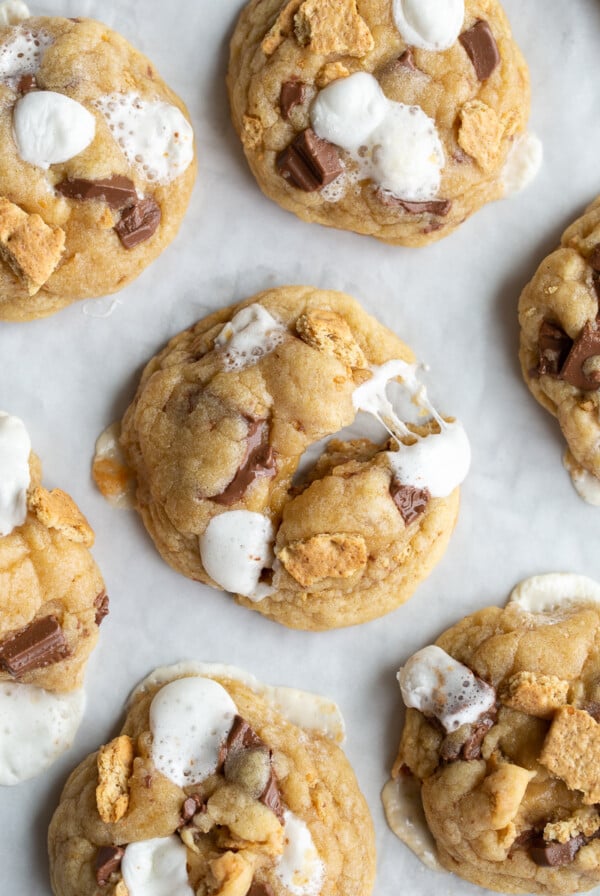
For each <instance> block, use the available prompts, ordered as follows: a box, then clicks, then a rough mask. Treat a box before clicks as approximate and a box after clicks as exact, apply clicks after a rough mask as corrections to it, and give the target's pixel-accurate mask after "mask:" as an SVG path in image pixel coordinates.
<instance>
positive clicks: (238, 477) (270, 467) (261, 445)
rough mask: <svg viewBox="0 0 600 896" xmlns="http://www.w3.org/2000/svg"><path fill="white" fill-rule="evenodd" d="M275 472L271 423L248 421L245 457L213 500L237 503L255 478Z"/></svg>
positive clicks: (222, 502)
mask: <svg viewBox="0 0 600 896" xmlns="http://www.w3.org/2000/svg"><path fill="white" fill-rule="evenodd" d="M275 473H276V467H275V452H274V451H273V449H272V448H271V446H270V445H269V424H268V423H267V421H266V420H251V421H249V423H248V435H247V436H246V453H245V454H244V459H243V461H242V463H241V464H240V466H239V468H238V470H237V473H236V474H235V476H234V477H233V479H232V480H231V482H230V483H229V485H228V486H227V488H226V489H225V490H224V491H223V492H221V494H220V495H215V496H214V497H213V498H212V500H213V501H214V502H215V503H216V504H225V505H227V506H229V505H230V504H235V502H236V501H239V500H240V498H242V497H243V495H245V493H246V491H247V490H248V489H249V488H250V486H251V485H252V483H253V482H254V480H255V479H264V478H265V477H268V478H269V479H270V478H271V477H272V476H274V475H275Z"/></svg>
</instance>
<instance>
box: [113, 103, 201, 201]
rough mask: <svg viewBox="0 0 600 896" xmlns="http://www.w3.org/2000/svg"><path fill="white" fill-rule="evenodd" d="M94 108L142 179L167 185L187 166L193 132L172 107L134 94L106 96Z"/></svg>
mask: <svg viewBox="0 0 600 896" xmlns="http://www.w3.org/2000/svg"><path fill="white" fill-rule="evenodd" d="M95 105H96V108H97V109H99V110H100V112H101V113H102V114H103V115H104V118H105V119H106V123H107V124H108V127H109V128H110V131H111V133H112V135H113V137H114V138H115V140H116V141H117V143H118V144H119V146H120V147H121V149H122V151H123V154H124V155H125V157H126V159H127V161H128V162H129V164H130V165H133V167H134V168H135V169H136V170H137V171H138V173H139V174H140V176H141V177H143V178H145V180H148V181H158V183H161V184H168V183H171V181H173V180H175V179H176V178H177V177H180V175H182V174H183V173H184V171H185V170H186V169H187V168H188V167H189V165H190V164H191V162H192V159H193V158H194V132H193V130H192V126H191V125H190V123H189V122H188V121H187V119H186V118H185V117H184V115H183V113H182V112H180V110H179V109H178V108H177V107H176V106H172V105H170V104H169V103H165V102H162V101H160V100H155V101H154V102H148V100H143V99H142V98H141V97H140V96H138V95H137V93H110V94H107V95H106V96H103V97H100V99H99V100H96V103H95Z"/></svg>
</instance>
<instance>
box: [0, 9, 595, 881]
mask: <svg viewBox="0 0 600 896" xmlns="http://www.w3.org/2000/svg"><path fill="white" fill-rule="evenodd" d="M242 3H243V0H218V2H214V0H171V2H170V3H164V2H160V0H146V2H144V3H133V2H131V0H103V2H102V3H101V2H99V0H79V2H78V0H54V2H50V0H43V2H40V3H38V4H37V5H36V6H35V7H34V12H41V13H46V14H52V13H60V14H65V15H69V16H77V15H92V16H95V17H97V18H101V19H103V20H104V21H105V22H106V23H107V24H109V25H111V26H114V27H116V28H117V29H118V30H120V31H121V32H122V33H123V34H124V35H125V36H126V37H128V38H130V39H131V40H132V41H133V42H135V43H136V44H137V45H138V46H139V47H140V48H141V49H142V50H144V51H145V52H146V53H147V54H148V55H149V56H150V58H151V59H153V60H154V62H155V64H156V65H157V67H158V69H159V70H160V71H161V73H162V75H163V76H164V77H165V78H166V79H167V80H168V81H169V83H170V84H171V85H172V86H173V87H174V88H175V89H176V90H177V91H178V92H179V93H180V94H181V95H182V96H183V97H184V98H185V100H186V101H187V103H188V105H189V108H190V110H191V113H192V116H193V120H194V125H195V127H196V130H197V137H198V145H199V156H200V171H199V178H198V182H197V186H196V189H195V192H194V196H193V198H192V203H191V208H190V210H189V213H188V216H187V218H186V220H185V222H184V224H183V227H182V231H181V234H180V236H179V237H178V239H177V241H176V242H175V243H174V244H173V245H172V246H171V247H170V248H169V249H168V250H167V251H166V252H165V253H164V254H163V256H162V257H161V258H160V259H159V260H158V261H157V262H155V264H154V265H153V266H152V267H151V268H150V269H148V270H147V271H146V272H145V273H144V274H143V275H142V276H141V277H140V278H139V279H138V280H137V282H135V283H134V284H132V285H131V286H129V287H128V288H127V289H125V290H124V291H123V292H121V293H120V294H119V295H118V297H117V299H116V303H115V304H114V307H113V301H112V300H111V299H104V300H99V301H96V302H91V303H85V304H82V303H80V304H76V305H73V306H72V307H71V308H68V309H66V310H64V311H62V312H61V313H60V314H58V315H56V316H54V317H53V318H50V319H47V320H41V321H37V322H34V323H27V324H6V323H2V324H0V359H1V368H2V373H1V376H0V408H3V409H5V410H7V411H9V412H10V413H13V414H17V415H19V416H21V417H22V418H23V419H24V420H25V421H26V423H27V426H28V428H29V431H30V433H31V437H32V442H33V445H34V448H35V450H36V451H37V452H38V454H39V455H40V456H41V458H42V459H43V462H44V468H45V481H46V484H47V485H49V486H61V487H64V488H66V489H68V490H69V491H70V492H71V493H72V494H73V496H74V497H75V498H76V499H77V501H78V502H79V503H80V504H81V506H82V508H83V509H84V511H85V512H86V513H87V515H88V516H89V519H90V521H91V522H92V524H93V525H94V527H95V529H96V532H97V542H96V548H95V555H96V557H97V559H98V562H99V563H100V565H101V567H102V569H103V572H104V575H105V578H106V582H107V586H108V591H109V593H110V597H111V611H112V612H111V615H110V616H109V618H108V619H107V620H106V622H105V624H104V625H103V627H102V632H101V638H100V643H99V646H98V648H97V650H96V652H95V654H94V656H93V658H92V660H91V662H90V665H89V667H88V674H87V689H88V708H87V712H86V716H85V719H84V723H83V725H82V728H81V730H80V732H79V735H78V738H77V740H76V742H75V745H74V746H73V748H72V749H71V751H70V752H69V753H68V754H67V755H65V756H64V757H63V758H62V759H61V760H60V761H59V762H58V763H57V764H56V765H55V766H54V767H53V768H52V769H51V770H50V771H49V772H47V773H45V774H44V775H42V776H41V777H40V778H38V779H37V780H35V781H31V782H28V783H26V784H22V785H20V786H18V787H15V788H4V789H2V791H1V792H0V830H1V831H2V835H1V837H0V868H1V869H2V874H1V876H0V881H1V883H0V892H1V893H3V894H4V893H6V894H10V896H32V894H36V896H44V894H48V893H49V892H50V887H49V882H48V874H47V867H46V855H45V838H46V829H47V825H48V822H49V820H50V817H51V814H52V811H53V808H54V806H55V805H56V802H57V800H58V797H59V794H60V790H61V786H62V784H63V783H64V780H65V778H66V775H67V773H68V772H69V771H70V769H71V768H73V767H74V765H75V764H76V763H78V762H79V761H80V760H81V759H82V758H83V757H84V756H85V755H86V754H87V753H88V752H89V751H90V750H92V749H95V748H96V747H97V745H98V744H100V743H102V742H105V741H106V740H107V739H109V738H110V737H112V736H113V735H114V734H115V733H116V732H117V730H118V727H119V725H120V722H121V719H122V714H123V705H124V701H125V699H126V697H127V694H128V693H129V691H130V689H131V688H132V687H133V686H134V685H135V684H136V682H137V681H139V679H141V678H142V677H143V676H145V675H146V674H147V673H148V672H149V671H150V670H151V669H152V668H154V667H155V666H158V665H162V664H166V663H171V662H175V661H177V660H179V659H183V658H195V659H201V660H209V661H222V662H226V663H235V664H236V665H238V666H242V667H244V668H246V669H248V670H249V671H251V672H253V673H254V674H255V675H256V676H257V677H258V678H260V679H262V680H264V681H266V682H268V683H270V684H285V685H290V686H294V687H301V688H306V689H309V690H316V691H321V692H324V693H326V694H327V695H328V696H330V697H332V698H334V699H335V700H337V702H338V703H339V704H340V706H341V708H342V710H343V712H344V715H345V718H346V722H347V729H348V739H347V744H346V750H347V753H348V755H349V757H350V759H351V761H352V762H353V764H354V767H355V769H356V772H357V775H358V778H359V781H360V783H361V786H362V788H363V790H364V792H365V794H366V796H367V799H368V801H369V804H370V806H371V809H372V813H373V817H374V820H375V825H376V829H377V848H378V854H379V866H378V882H377V886H376V893H377V894H378V896H397V893H398V892H399V890H400V888H401V890H402V892H403V893H410V894H411V896H426V894H427V896H430V894H431V893H434V892H435V893H436V896H445V894H452V896H454V894H456V896H458V894H464V896H469V894H475V893H476V892H477V890H476V888H474V887H471V886H469V885H468V884H465V883H464V882H462V881H460V880H458V879H456V878H453V877H451V876H449V875H437V874H436V873H435V872H432V871H429V870H427V869H426V868H424V867H423V866H421V865H420V863H419V862H418V861H417V859H416V858H415V857H414V856H413V855H412V854H411V853H410V852H409V851H408V850H407V849H406V848H405V847H404V846H403V845H402V844H401V843H400V842H399V841H398V840H396V839H395V837H394V836H393V835H392V834H391V832H390V831H389V830H388V829H387V827H386V825H385V822H384V818H383V812H382V809H381V804H380V799H379V793H380V789H381V786H382V785H383V783H384V782H385V780H386V777H387V772H388V769H389V767H390V765H391V762H392V759H393V756H394V752H395V749H396V744H397V739H398V736H399V732H400V726H401V716H402V713H401V709H400V697H399V692H398V687H397V684H396V680H395V672H396V669H397V667H398V665H399V664H400V663H401V662H402V661H403V660H404V659H405V658H406V657H407V656H408V655H409V654H411V653H412V652H414V651H415V650H417V649H418V648H420V647H422V646H423V645H425V644H427V643H429V642H431V640H432V639H434V638H435V637H436V636H437V635H438V634H439V632H440V631H441V630H442V629H444V628H445V627H447V626H448V625H449V624H451V623H452V622H454V621H455V620H456V619H457V618H459V617H460V616H462V615H464V614H465V613H467V612H470V611H472V610H475V609H477V608H479V607H482V606H484V605H487V604H490V603H504V601H505V600H506V598H507V597H508V594H509V592H510V590H511V589H512V587H513V586H514V585H515V583H516V582H518V581H519V580H520V579H521V578H523V577H525V576H529V575H533V574H536V573H541V572H549V571H572V572H578V573H584V574H586V575H589V576H591V577H594V578H596V579H600V552H599V551H598V546H597V533H598V531H599V527H600V510H599V509H598V508H592V507H588V506H586V505H585V504H584V503H583V502H582V501H581V500H580V499H579V498H578V496H577V495H576V493H575V491H574V490H573V488H572V486H571V483H570V481H569V478H568V475H567V474H566V472H565V471H564V469H563V467H562V464H561V456H562V451H563V443H562V440H561V436H560V433H559V431H558V427H557V426H556V424H555V423H554V421H553V420H552V419H551V418H550V416H549V415H547V414H546V413H545V412H544V411H543V410H542V409H541V408H540V407H539V406H538V405H537V404H536V403H535V402H534V400H533V399H532V398H531V397H530V395H529V393H528V391H527V390H526V388H525V386H524V385H523V382H522V380H521V377H520V373H519V369H518V362H517V357H516V354H517V341H518V328H517V319H516V305H517V299H518V295H519V291H520V289H521V288H522V286H523V285H524V283H525V282H526V281H527V280H528V278H529V277H530V276H531V275H532V273H533V271H534V270H535V267H536V266H537V264H538V263H539V261H540V260H541V259H542V257H543V256H544V254H546V253H547V252H548V251H549V250H550V249H551V248H552V247H553V246H554V245H555V244H556V242H557V240H558V237H559V235H560V233H561V232H562V230H563V229H564V227H565V225H566V224H567V223H568V222H569V221H570V220H571V219H572V218H574V217H575V216H576V215H578V214H579V213H580V212H581V210H582V208H583V207H584V205H585V204H586V203H587V202H588V201H589V200H591V199H592V198H593V196H594V195H595V194H596V192H597V191H598V190H599V189H600V173H599V168H598V146H599V145H600V88H599V87H598V84H600V56H599V54H598V46H600V3H599V2H598V0H570V2H568V3H563V2H559V0H527V3H523V2H521V0H505V7H506V8H507V11H508V13H509V16H510V18H511V20H512V23H513V28H514V31H515V34H516V37H517V39H518V41H519V43H520V44H521V46H522V48H523V50H524V52H525V55H526V57H527V59H528V61H529V64H530V68H531V80H532V88H533V111H532V126H533V129H534V130H535V131H536V132H537V133H538V134H539V136H540V137H541V138H542V139H543V141H544V144H545V162H544V166H543V169H542V171H541V173H540V175H539V177H538V179H537V181H536V182H535V183H534V184H533V185H532V186H531V187H529V189H528V190H527V191H526V192H524V193H522V194H521V195H519V196H517V197H515V198H513V199H511V200H507V201H504V202H500V203H496V204H495V205H491V206H488V207H487V208H485V209H484V210H483V211H481V212H479V213H478V214H477V215H476V216H474V217H473V218H471V219H470V221H468V222H467V223H466V224H465V225H463V227H462V228H461V229H460V230H459V231H458V232H457V233H455V234H454V235H453V236H451V237H449V238H448V239H446V240H444V241H442V242H441V243H438V244H436V245H434V246H432V247H430V248H427V249H419V250H414V249H402V248H392V247H389V246H385V245H383V244H379V243H377V242H375V241H373V240H370V239H368V238H366V237H359V236H356V235H354V234H348V233H341V232H337V231H334V230H328V229H325V228H321V227H319V226H317V225H313V226H309V225H306V224H303V223H302V222H300V221H298V220H296V218H294V217H293V216H292V215H290V214H289V213H287V212H284V211H282V210H280V209H279V208H278V207H276V206H275V205H273V204H271V203H270V202H269V201H268V200H267V199H265V198H264V197H263V196H262V194H261V193H260V192H259V190H258V188H257V187H256V186H255V184H254V181H253V179H252V178H251V176H250V174H249V171H248V169H247V167H246V164H245V162H244V159H243V156H242V153H241V150H240V147H239V145H238V141H237V138H236V136H235V134H234V132H233V129H232V126H231V124H230V122H229V116H228V107H227V97H226V92H225V87H224V77H225V70H226V63H227V44H228V39H229V35H230V33H231V30H232V27H233V24H234V21H235V18H236V14H237V12H238V11H239V9H240V8H241V6H242ZM303 282H307V283H312V284H314V285H318V286H323V287H328V288H338V289H342V290H346V291H347V292H350V293H352V294H353V295H355V296H356V297H357V298H359V299H360V300H362V302H363V303H364V304H365V305H366V307H367V308H368V309H369V310H370V311H371V312H373V313H375V314H377V315H378V317H379V318H380V319H382V320H383V321H384V322H385V323H386V324H388V325H390V326H392V327H393V328H395V329H396V330H397V332H398V333H399V334H400V335H401V336H402V338H404V339H405V340H406V341H407V342H408V343H409V344H410V345H411V346H413V348H414V349H415V351H416V352H417V354H418V356H419V357H420V358H421V359H423V360H425V361H427V362H428V363H429V365H430V366H431V374H430V378H429V381H430V384H431V395H432V398H433V400H434V401H435V402H436V403H437V405H438V406H440V407H441V408H442V410H444V411H445V412H447V413H453V414H457V415H459V416H460V417H461V419H462V420H463V421H464V423H465V426H466V427H467V430H468V432H469V434H470V436H471V439H472V444H473V467H472V472H471V474H470V476H469V478H468V480H467V482H466V484H465V486H464V488H463V498H462V512H461V516H460V520H459V523H458V527H457V530H456V533H455V535H454V538H453V540H452V542H451V545H450V549H449V551H448V553H447V555H446V557H445V558H444V560H443V562H442V563H441V564H440V565H439V567H438V568H437V569H436V570H435V571H434V573H433V575H432V576H431V577H430V578H429V580H428V581H427V582H426V583H425V584H424V585H422V586H421V588H420V589H419V591H418V593H417V594H416V595H415V596H414V597H413V598H412V600H411V601H410V602H409V603H408V604H407V605H406V606H404V607H403V608H401V609H399V610H398V611H396V612H395V613H394V614H392V615H390V616H388V617H385V618H384V619H380V620H378V621H375V622H372V623H370V624H368V625H364V626H361V627H359V628H354V629H349V630H344V631H336V632H330V633H324V634H313V635H311V634H305V633H302V632H293V631H287V630H285V629H283V628H281V627H277V626H276V625H275V624H274V623H271V622H268V621H266V620H265V619H263V618H262V617H260V616H258V615H257V614H253V613H251V612H249V611H247V610H244V609H242V608H240V607H237V606H235V605H234V604H233V602H232V601H231V600H229V599H228V598H227V597H226V596H224V595H221V594H219V593H217V592H213V591H211V590H210V589H208V588H204V587H202V586H200V585H198V584H194V583H193V582H190V581H187V580H186V579H184V578H182V577H180V576H178V575H177V574H176V573H174V572H173V571H172V570H170V569H169V568H168V567H167V566H166V565H165V564H164V563H163V562H162V561H161V560H160V558H159V557H158V555H157V554H156V553H155V552H154V550H153V548H152V545H151V542H150V540H149V538H148V536H147V535H146V533H145V530H144V529H143V527H142V524H141V522H140V521H139V519H138V518H137V516H136V515H135V514H134V513H128V512H124V511H116V510H113V509H112V508H111V507H110V506H109V505H108V504H106V503H105V502H104V501H103V499H102V498H101V497H100V495H99V494H98V493H97V492H96V491H95V490H94V487H93V484H92V482H91V479H90V460H91V456H92V451H93V445H94V439H95V437H96V435H97V434H98V433H99V432H100V431H101V430H102V429H103V428H104V427H105V426H106V425H107V424H108V423H110V422H111V421H112V420H113V419H115V418H116V417H118V416H119V415H120V414H121V413H122V412H123V410H124V409H125V407H126V405H127V403H128V401H129V399H130V398H131V396H132V392H133V389H134V384H135V382H136V380H137V378H138V376H139V372H140V369H141V366H142V365H143V363H144V362H145V361H146V360H147V359H148V358H149V357H150V355H151V354H153V353H154V351H155V350H156V349H158V348H159V347H160V346H162V345H163V344H164V342H165V341H166V340H167V339H168V338H169V337H170V336H172V335H173V334H175V333H177V332H178V331H179V330H180V329H182V328H183V327H186V326H188V325H189V324H191V323H192V322H193V321H195V320H196V319H197V318H199V317H201V316H202V315H203V314H204V313H205V312H207V311H208V310H212V309H214V308H218V307H219V306H221V305H223V304H225V303H229V302H231V301H234V300H239V299H242V298H245V297H246V296H249V295H251V294H252V293H253V292H255V291H257V290H259V289H262V288H265V287H268V286H274V285H276V284H282V283H303ZM111 308H113V311H112V314H110V316H107V317H102V316H101V315H102V314H103V313H104V312H105V311H107V310H108V309H111ZM479 892H483V891H479Z"/></svg>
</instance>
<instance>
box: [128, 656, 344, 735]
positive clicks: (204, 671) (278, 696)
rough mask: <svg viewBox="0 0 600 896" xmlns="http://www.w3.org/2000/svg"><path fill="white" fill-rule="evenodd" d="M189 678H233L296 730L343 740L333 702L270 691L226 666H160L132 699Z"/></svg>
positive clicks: (283, 690) (290, 690) (281, 689)
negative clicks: (259, 696)
mask: <svg viewBox="0 0 600 896" xmlns="http://www.w3.org/2000/svg"><path fill="white" fill-rule="evenodd" d="M191 675H200V676H203V677H208V678H232V679H234V680H236V681H241V682H242V684H245V685H246V687H248V688H250V689H251V690H252V691H254V692H255V693H257V694H260V695H261V697H263V698H264V699H265V700H266V701H267V703H269V704H270V705H271V706H272V707H273V708H274V709H275V710H277V712H280V713H281V714H282V715H283V716H285V718H286V719H288V721H290V722H292V723H293V724H294V725H298V727H299V728H305V729H307V730H309V731H318V732H319V733H320V734H324V735H325V736H326V737H329V738H331V740H334V741H335V742H336V743H338V744H341V743H343V742H344V740H345V737H346V731H345V726H344V719H343V718H342V714H341V712H340V710H339V707H338V706H337V705H336V704H335V703H334V702H333V701H332V700H328V699H327V698H326V697H321V696H320V695H319V694H312V693H310V692H309V691H300V690H297V689H296V688H285V687H271V686H270V685H267V684H262V683H261V682H260V681H258V679H256V678H255V677H254V675H251V674H250V673H249V672H245V671H244V670H243V669H238V668H237V666H230V665H227V664H226V663H199V662H195V661H193V660H190V661H188V662H181V663H175V664H174V665H172V666H160V667H159V668H158V669H155V670H154V672H152V673H151V674H150V675H148V676H147V678H145V679H144V680H143V681H142V682H140V684H139V685H138V686H137V688H136V689H135V690H134V692H133V694H132V695H131V699H132V700H134V699H135V698H136V697H137V696H139V695H140V694H143V693H145V692H146V691H147V690H148V689H150V688H155V687H156V686H157V685H163V684H166V683H167V682H169V681H173V679H174V678H179V677H180V676H191Z"/></svg>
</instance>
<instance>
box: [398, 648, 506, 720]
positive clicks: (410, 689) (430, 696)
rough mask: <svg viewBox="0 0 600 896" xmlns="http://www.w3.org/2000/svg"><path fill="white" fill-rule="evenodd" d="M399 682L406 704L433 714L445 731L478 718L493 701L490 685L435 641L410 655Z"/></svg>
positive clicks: (493, 693)
mask: <svg viewBox="0 0 600 896" xmlns="http://www.w3.org/2000/svg"><path fill="white" fill-rule="evenodd" d="M398 682H399V684H400V690H401V692H402V699H403V700H404V703H405V704H406V706H411V707H413V708H414V709H418V710H419V711H420V712H422V713H424V714H425V715H428V716H435V718H436V719H438V721H440V722H441V724H442V725H443V727H444V729H445V730H446V731H448V732H450V731H456V729H457V728H460V727H461V725H468V724H472V723H474V722H477V720H478V719H480V718H481V716H482V715H485V713H486V712H488V711H489V710H490V709H492V707H493V706H494V705H495V703H496V692H495V690H494V688H493V687H491V686H490V685H489V684H486V683H485V682H484V681H481V680H480V679H478V678H476V677H475V676H474V675H473V673H472V672H471V670H470V669H469V668H468V666H464V665H463V664H462V663H459V662H457V660H455V659H454V658H453V657H451V656H450V655H449V654H447V653H446V651H445V650H442V649H441V647H436V646H435V645H431V646H430V647H424V648H423V650H419V651H418V653H415V654H414V656H411V658H410V659H409V660H408V662H407V663H406V665H405V666H403V667H402V668H401V669H400V670H399V672H398Z"/></svg>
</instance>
